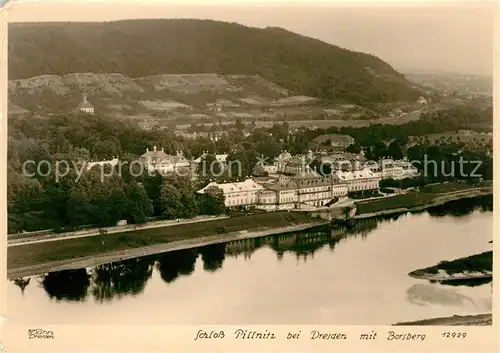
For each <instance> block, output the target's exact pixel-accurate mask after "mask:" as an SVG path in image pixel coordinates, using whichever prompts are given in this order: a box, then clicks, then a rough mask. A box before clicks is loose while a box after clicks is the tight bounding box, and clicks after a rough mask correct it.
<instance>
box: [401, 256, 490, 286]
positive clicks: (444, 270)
mask: <svg viewBox="0 0 500 353" xmlns="http://www.w3.org/2000/svg"><path fill="white" fill-rule="evenodd" d="M492 271H493V251H486V252H484V253H481V254H477V255H472V256H468V257H464V258H460V259H457V260H453V261H442V262H440V263H439V264H437V265H435V266H431V267H427V268H423V269H419V270H415V271H412V272H410V273H409V275H410V276H412V277H414V278H421V279H428V280H437V281H449V280H465V279H474V278H477V279H482V278H489V277H491V276H492Z"/></svg>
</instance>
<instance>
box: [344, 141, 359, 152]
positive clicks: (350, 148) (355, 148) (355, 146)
mask: <svg viewBox="0 0 500 353" xmlns="http://www.w3.org/2000/svg"><path fill="white" fill-rule="evenodd" d="M346 152H349V153H356V154H358V153H360V152H361V146H360V145H359V144H357V143H353V144H350V145H349V146H348V147H347V148H346Z"/></svg>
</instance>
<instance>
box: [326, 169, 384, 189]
mask: <svg viewBox="0 0 500 353" xmlns="http://www.w3.org/2000/svg"><path fill="white" fill-rule="evenodd" d="M335 176H336V177H337V178H338V180H339V182H341V183H345V184H347V187H348V190H349V192H357V191H364V190H377V189H378V188H379V183H380V180H381V179H382V177H381V176H380V175H377V174H376V173H374V172H372V171H371V170H370V169H368V168H365V169H363V170H355V171H351V172H343V171H340V170H339V171H337V172H335Z"/></svg>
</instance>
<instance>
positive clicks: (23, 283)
mask: <svg viewBox="0 0 500 353" xmlns="http://www.w3.org/2000/svg"><path fill="white" fill-rule="evenodd" d="M30 281H31V278H26V279H25V278H22V277H19V278H16V279H14V280H13V282H14V284H15V285H16V286H18V287H19V288H20V289H21V294H22V295H24V291H25V290H26V287H27V286H28V285H29V284H30Z"/></svg>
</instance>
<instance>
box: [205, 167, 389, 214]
mask: <svg viewBox="0 0 500 353" xmlns="http://www.w3.org/2000/svg"><path fill="white" fill-rule="evenodd" d="M380 180H381V178H380V177H379V176H377V175H376V174H375V173H373V172H372V171H370V170H369V169H364V170H360V171H353V172H344V171H337V172H335V173H334V174H332V175H330V176H326V177H324V176H318V175H316V174H314V173H310V174H302V175H295V176H285V175H279V176H278V177H256V178H248V179H246V180H244V181H242V182H236V183H216V182H211V183H209V184H208V185H207V186H205V187H204V188H202V189H200V190H198V193H205V192H206V191H207V190H209V189H210V188H212V187H217V188H219V189H221V190H222V192H223V194H224V202H225V206H226V207H229V208H231V207H238V206H240V207H241V206H242V207H255V208H257V209H262V210H266V211H281V210H290V209H302V208H309V207H312V208H317V207H326V206H330V205H331V204H334V203H337V202H339V201H342V200H345V199H347V197H348V194H349V192H356V191H363V190H378V188H379V182H380Z"/></svg>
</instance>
